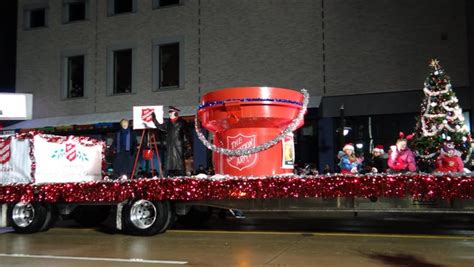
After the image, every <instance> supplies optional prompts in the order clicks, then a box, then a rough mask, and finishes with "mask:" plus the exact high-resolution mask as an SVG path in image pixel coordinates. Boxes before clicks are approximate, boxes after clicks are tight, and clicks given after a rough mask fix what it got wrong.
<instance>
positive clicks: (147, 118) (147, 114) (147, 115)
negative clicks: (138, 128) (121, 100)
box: [142, 108, 155, 122]
mask: <svg viewBox="0 0 474 267" xmlns="http://www.w3.org/2000/svg"><path fill="white" fill-rule="evenodd" d="M153 112H155V110H154V109H152V108H144V109H142V121H144V122H151V121H152V120H153V119H152V116H151V114H152V113H153Z"/></svg>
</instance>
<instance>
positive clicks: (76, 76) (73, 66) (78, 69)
mask: <svg viewBox="0 0 474 267" xmlns="http://www.w3.org/2000/svg"><path fill="white" fill-rule="evenodd" d="M76 97H84V56H72V57H68V58H67V98H76Z"/></svg>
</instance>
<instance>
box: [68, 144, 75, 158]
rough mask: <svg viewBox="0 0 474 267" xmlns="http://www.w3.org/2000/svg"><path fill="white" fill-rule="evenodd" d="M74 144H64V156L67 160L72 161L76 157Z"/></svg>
mask: <svg viewBox="0 0 474 267" xmlns="http://www.w3.org/2000/svg"><path fill="white" fill-rule="evenodd" d="M76 152H77V151H76V145H75V144H66V158H67V160H69V161H73V160H75V159H76V157H77V154H76Z"/></svg>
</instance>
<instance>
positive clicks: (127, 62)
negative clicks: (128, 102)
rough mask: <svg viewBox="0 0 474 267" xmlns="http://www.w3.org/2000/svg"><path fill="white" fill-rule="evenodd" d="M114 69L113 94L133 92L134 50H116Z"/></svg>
mask: <svg viewBox="0 0 474 267" xmlns="http://www.w3.org/2000/svg"><path fill="white" fill-rule="evenodd" d="M113 54H114V55H113V56H114V69H113V93H114V94H126V93H131V92H132V49H123V50H116V51H114V53H113Z"/></svg>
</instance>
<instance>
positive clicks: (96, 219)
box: [72, 205, 111, 227]
mask: <svg viewBox="0 0 474 267" xmlns="http://www.w3.org/2000/svg"><path fill="white" fill-rule="evenodd" d="M110 210H111V206H102V205H100V206H78V207H76V208H75V209H74V211H73V212H72V218H73V219H74V221H76V222H77V223H79V224H80V225H81V226H84V227H97V226H99V225H101V224H102V223H103V222H104V221H105V220H107V218H108V217H109V214H110Z"/></svg>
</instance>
